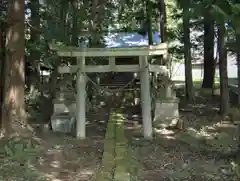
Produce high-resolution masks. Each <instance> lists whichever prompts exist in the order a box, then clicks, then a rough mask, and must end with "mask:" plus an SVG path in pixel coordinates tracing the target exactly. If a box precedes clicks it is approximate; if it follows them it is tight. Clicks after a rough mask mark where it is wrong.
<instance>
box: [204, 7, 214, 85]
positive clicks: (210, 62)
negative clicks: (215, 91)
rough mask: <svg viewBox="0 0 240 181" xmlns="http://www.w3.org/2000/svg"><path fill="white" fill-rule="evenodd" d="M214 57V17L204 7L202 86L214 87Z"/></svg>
mask: <svg viewBox="0 0 240 181" xmlns="http://www.w3.org/2000/svg"><path fill="white" fill-rule="evenodd" d="M215 64H216V63H215V59H214V19H213V17H212V15H211V14H210V13H209V10H208V9H206V12H205V16H204V76H203V82H202V88H211V89H212V88H213V87H214V75H215V67H216V66H215Z"/></svg>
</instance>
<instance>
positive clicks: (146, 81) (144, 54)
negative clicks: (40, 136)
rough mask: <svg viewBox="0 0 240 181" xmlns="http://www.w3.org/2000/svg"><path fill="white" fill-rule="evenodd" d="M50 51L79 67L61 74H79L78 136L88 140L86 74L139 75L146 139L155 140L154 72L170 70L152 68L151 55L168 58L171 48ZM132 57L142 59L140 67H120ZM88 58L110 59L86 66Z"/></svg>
mask: <svg viewBox="0 0 240 181" xmlns="http://www.w3.org/2000/svg"><path fill="white" fill-rule="evenodd" d="M50 49H51V50H54V51H56V52H57V55H59V56H61V57H76V58H77V65H73V66H61V67H58V71H59V73H61V74H64V73H73V72H76V71H77V98H76V99H77V100H76V107H77V113H76V119H77V126H76V136H77V137H78V138H81V139H84V138H85V136H86V110H85V107H86V100H85V99H86V77H85V73H93V72H139V73H140V83H141V104H142V117H143V130H144V131H143V134H144V137H145V138H151V137H152V116H151V94H150V75H149V74H150V72H159V73H167V72H168V70H167V67H166V66H160V65H153V64H149V62H148V57H149V56H151V55H166V54H167V44H166V43H162V44H159V45H153V46H142V47H130V48H129V47H128V48H79V47H70V46H67V47H66V46H60V45H56V44H55V43H52V44H50ZM124 56H132V57H139V63H138V64H136V65H116V62H115V57H124ZM85 57H108V58H109V63H108V65H86V62H85Z"/></svg>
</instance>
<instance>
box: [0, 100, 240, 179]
mask: <svg viewBox="0 0 240 181" xmlns="http://www.w3.org/2000/svg"><path fill="white" fill-rule="evenodd" d="M206 100H207V101H206ZM218 103H219V100H218V99H216V100H214V99H206V98H204V99H203V98H199V99H197V100H196V103H195V104H194V106H193V105H187V104H186V103H185V102H184V100H182V101H181V104H180V114H181V119H183V120H184V121H185V129H184V130H183V131H181V132H173V131H166V130H160V129H159V130H158V129H156V130H155V134H154V139H153V140H151V141H149V140H148V141H146V140H143V139H142V138H139V134H140V133H141V132H142V130H141V128H140V127H139V125H134V126H133V125H131V126H130V125H126V132H125V133H126V136H127V138H128V140H129V143H128V153H130V155H131V159H129V164H128V167H129V172H130V175H131V179H132V181H165V180H166V181H167V180H169V181H173V180H177V181H180V180H184V181H194V180H197V181H202V180H204V181H207V180H209V181H210V180H211V181H214V180H217V181H222V180H223V181H224V180H229V181H238V180H240V179H239V178H240V169H239V167H238V166H237V164H236V163H234V160H220V159H217V157H218V155H219V154H221V153H223V152H227V151H229V150H230V149H233V148H235V147H236V145H237V142H238V140H237V137H238V135H237V134H238V129H237V127H236V126H235V125H233V124H230V123H223V122H222V121H221V120H220V117H219V116H217V113H216V111H217V107H218ZM94 117H95V121H91V122H90V123H89V124H88V125H87V139H86V140H76V139H75V138H74V137H73V136H71V135H69V136H68V135H64V134H60V133H52V132H50V131H42V130H41V131H38V133H37V134H36V136H35V138H34V143H33V144H30V142H29V140H26V141H25V142H24V143H23V141H20V140H18V139H17V138H14V139H12V140H11V141H8V143H7V144H5V143H3V142H1V141H0V162H1V164H0V173H1V174H0V180H2V181H6V180H9V181H10V180H11V181H21V180H22V181H40V180H42V181H91V180H95V179H96V173H97V171H98V169H99V168H100V165H101V159H102V155H103V151H104V135H105V128H106V122H105V121H100V120H106V118H107V117H108V116H107V115H106V111H105V110H102V111H100V112H98V115H95V116H94ZM93 120H94V119H93ZM124 181H125V180H124Z"/></svg>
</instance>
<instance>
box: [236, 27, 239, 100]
mask: <svg viewBox="0 0 240 181" xmlns="http://www.w3.org/2000/svg"><path fill="white" fill-rule="evenodd" d="M239 29H240V28H239ZM238 31H239V32H238ZM236 42H240V30H238V29H237V30H236ZM236 56H237V70H238V88H239V89H240V52H239V51H237V54H236ZM238 104H240V95H238Z"/></svg>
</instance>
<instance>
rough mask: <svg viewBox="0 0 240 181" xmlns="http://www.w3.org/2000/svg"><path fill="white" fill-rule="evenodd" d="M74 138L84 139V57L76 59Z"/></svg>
mask: <svg viewBox="0 0 240 181" xmlns="http://www.w3.org/2000/svg"><path fill="white" fill-rule="evenodd" d="M77 65H78V66H79V69H78V72H77V97H76V107H77V109H76V119H77V120H76V137H77V138H80V139H85V137H86V76H85V72H84V69H85V57H77Z"/></svg>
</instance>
